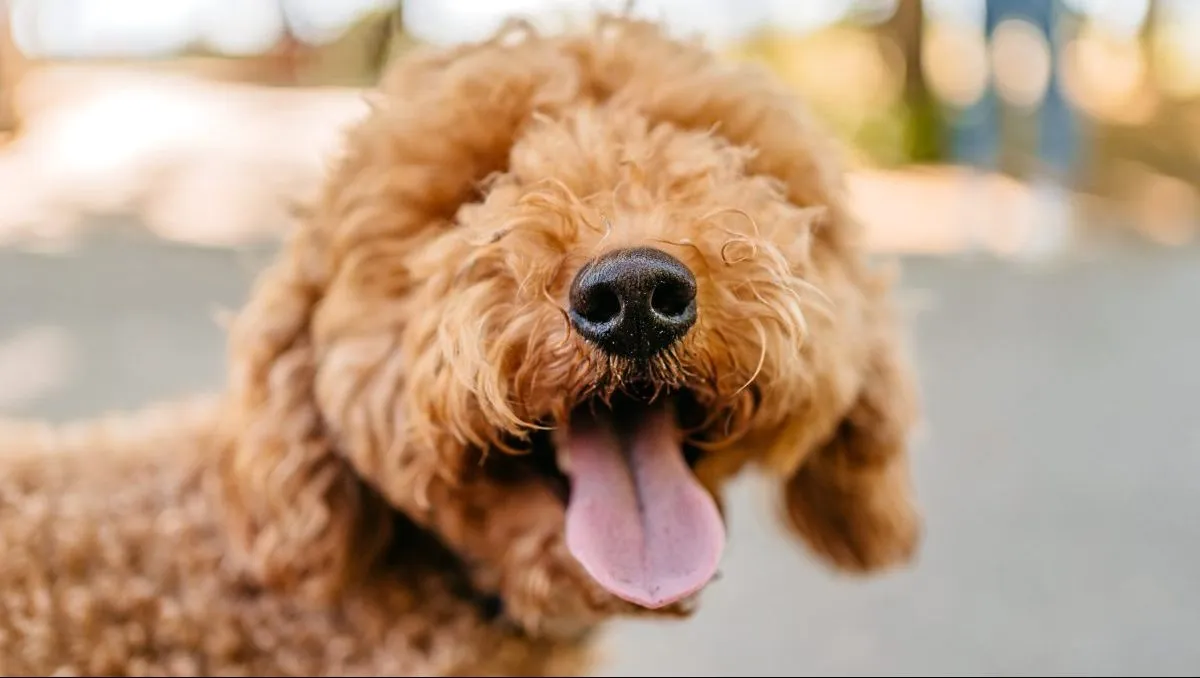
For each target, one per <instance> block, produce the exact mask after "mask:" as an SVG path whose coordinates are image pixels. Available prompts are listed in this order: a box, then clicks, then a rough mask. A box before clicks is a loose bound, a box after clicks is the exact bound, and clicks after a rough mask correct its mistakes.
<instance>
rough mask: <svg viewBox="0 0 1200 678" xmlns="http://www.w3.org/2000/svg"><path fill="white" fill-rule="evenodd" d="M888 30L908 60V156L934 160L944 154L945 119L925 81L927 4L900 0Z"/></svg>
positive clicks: (918, 159) (905, 112) (905, 85)
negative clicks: (943, 128)
mask: <svg viewBox="0 0 1200 678" xmlns="http://www.w3.org/2000/svg"><path fill="white" fill-rule="evenodd" d="M884 30H885V31H886V33H887V34H888V35H890V37H891V38H892V40H895V41H896V44H897V45H898V46H899V47H900V53H901V55H902V58H903V62H904V95H903V101H904V108H905V111H904V114H905V116H906V125H905V128H906V132H907V133H906V137H907V146H908V148H907V152H908V159H909V160H910V161H911V162H933V161H936V160H940V159H941V157H942V122H941V116H940V112H939V107H938V105H937V101H936V100H935V99H934V97H933V94H932V93H931V92H930V91H929V88H928V87H927V86H926V84H925V68H924V59H923V57H922V54H921V52H922V46H923V45H924V40H925V7H924V3H923V2H922V1H921V0H900V1H899V3H898V4H897V6H896V12H895V13H894V14H893V15H892V17H891V19H889V20H888V22H887V25H886V26H885V27H884Z"/></svg>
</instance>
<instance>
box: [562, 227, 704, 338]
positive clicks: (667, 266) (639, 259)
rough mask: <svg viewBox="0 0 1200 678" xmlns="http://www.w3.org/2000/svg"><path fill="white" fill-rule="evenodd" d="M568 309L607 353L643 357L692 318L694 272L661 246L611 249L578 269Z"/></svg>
mask: <svg viewBox="0 0 1200 678" xmlns="http://www.w3.org/2000/svg"><path fill="white" fill-rule="evenodd" d="M569 314H570V317H571V324H572V325H574V327H575V329H576V330H577V331H578V332H579V334H580V335H582V336H583V338H584V339H586V340H588V341H589V342H591V343H592V344H594V345H595V346H597V347H598V348H599V349H600V350H602V351H604V352H605V353H607V354H609V355H611V356H614V357H621V358H629V359H633V360H647V359H649V358H652V357H654V356H655V355H657V354H659V353H661V352H662V351H664V350H666V349H667V348H668V347H670V346H671V345H672V344H674V343H675V342H677V341H679V340H680V339H682V338H683V337H684V335H686V334H687V333H688V330H690V329H691V328H692V325H694V324H695V323H696V277H695V276H694V275H692V272H691V271H690V270H688V267H687V266H685V265H684V264H683V262H681V261H679V260H678V259H676V258H675V257H672V256H671V255H669V254H667V253H666V252H663V251H662V250H657V249H654V248H650V247H637V248H632V249H620V250H615V251H612V252H609V253H607V254H605V255H603V256H601V257H599V258H597V259H595V260H593V261H591V262H589V263H588V264H586V265H585V266H584V267H583V268H581V269H580V270H579V273H578V274H576V276H575V280H574V282H572V283H571V298H570V311H569Z"/></svg>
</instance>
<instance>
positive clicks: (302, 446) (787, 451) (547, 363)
mask: <svg viewBox="0 0 1200 678" xmlns="http://www.w3.org/2000/svg"><path fill="white" fill-rule="evenodd" d="M346 149H347V150H346V156H345V158H344V159H343V160H342V161H341V163H340V165H339V166H338V167H337V168H336V170H335V171H334V172H333V173H332V176H331V179H330V180H329V183H328V189H327V191H326V192H325V194H324V197H323V200H322V201H321V203H320V205H319V207H318V208H317V210H316V211H315V213H314V214H313V216H312V217H311V219H310V220H309V221H308V222H307V224H306V225H305V226H304V227H303V228H302V229H301V230H300V231H299V232H298V233H297V234H296V235H295V237H294V238H293V239H292V241H291V242H290V243H289V245H288V247H287V248H286V250H285V252H284V253H283V254H282V256H281V257H280V258H279V260H278V261H277V262H276V263H275V264H274V266H273V267H271V268H270V269H269V270H268V271H266V272H265V273H264V274H263V276H262V278H261V280H260V281H259V283H258V285H257V287H256V288H255V290H254V291H253V294H252V296H251V300H250V301H249V303H248V304H247V306H246V308H245V309H244V310H243V311H242V312H241V313H240V315H239V316H238V318H237V321H236V323H235V325H234V327H233V328H232V331H231V343H230V349H231V366H232V369H231V374H230V385H229V389H228V391H227V394H226V395H225V396H224V397H223V398H221V399H220V400H219V401H218V402H214V403H210V404H205V405H201V406H198V407H197V409H196V410H194V411H191V410H189V412H191V413H190V414H185V413H184V412H183V411H179V410H166V411H162V412H158V413H151V414H148V415H143V416H142V417H141V418H133V419H131V420H128V421H124V422H117V423H100V424H85V425H80V426H78V427H69V428H67V429H64V430H59V431H53V430H50V429H42V428H36V427H29V428H24V429H20V430H16V429H13V430H4V431H0V552H2V553H3V554H4V555H3V562H2V563H0V673H4V674H7V675H14V674H47V673H51V672H58V673H59V674H62V675H69V674H90V675H98V674H103V675H134V674H137V675H150V674H153V675H240V674H263V675H266V674H270V675H280V674H282V675H481V674H484V675H563V674H565V673H578V672H582V671H584V670H585V669H586V667H587V666H588V664H587V661H586V658H587V654H586V649H587V647H588V642H587V640H588V638H589V634H588V631H590V630H591V629H593V628H595V627H596V626H597V624H599V623H600V622H602V621H604V620H606V619H610V618H612V617H614V616H615V615H622V614H634V613H638V614H660V615H675V616H685V615H687V614H688V613H689V612H690V610H691V609H692V606H693V603H694V600H693V599H692V598H688V599H684V600H680V601H678V602H676V603H674V604H672V605H669V606H666V607H665V608H662V609H659V610H657V611H655V612H650V611H649V610H646V609H643V608H640V607H638V606H637V605H634V604H633V603H629V602H625V601H624V600H622V599H621V598H618V597H616V596H614V595H612V594H610V593H609V592H608V591H607V590H605V589H604V588H603V587H601V586H600V585H598V584H597V583H596V581H594V580H593V579H592V578H591V577H589V575H588V574H587V573H586V572H585V571H584V570H583V569H582V568H581V567H580V564H579V562H577V561H576V560H575V558H574V557H573V556H572V554H571V553H570V552H569V550H568V548H567V545H566V543H565V539H564V520H565V517H564V505H563V500H562V498H561V496H559V494H557V493H556V491H555V488H554V486H553V483H548V482H546V478H545V477H544V474H543V473H541V472H540V471H539V470H538V467H537V465H536V464H534V463H531V461H530V460H531V459H532V455H531V452H530V449H531V446H533V445H534V444H535V441H536V440H538V439H539V436H544V435H546V431H547V430H548V429H553V428H556V427H558V426H559V425H560V424H561V423H562V422H564V421H565V419H566V417H568V416H569V414H570V412H571V410H572V409H573V408H575V407H577V406H579V405H580V404H581V403H585V402H598V403H602V402H605V401H606V400H608V399H609V398H613V397H618V396H620V395H622V394H624V393H626V392H628V391H629V390H630V389H631V388H632V387H633V385H635V384H636V385H644V384H649V385H651V386H652V388H653V389H655V390H657V391H660V392H661V393H664V394H687V397H688V398H689V399H690V402H691V411H692V412H693V413H696V414H697V416H695V417H694V418H693V420H692V421H690V422H689V426H688V429H687V443H688V444H689V445H690V446H691V447H693V448H694V449H696V450H698V451H699V454H698V457H697V459H696V460H695V464H694V474H695V476H697V477H698V478H699V479H700V481H701V483H702V484H703V485H704V487H705V488H706V489H707V490H708V491H709V492H711V493H712V494H713V495H714V496H715V497H716V498H717V499H718V501H719V493H720V490H721V487H722V485H723V484H724V482H725V481H726V480H728V479H729V478H730V477H731V476H732V475H733V474H735V473H736V472H738V471H739V470H740V469H741V468H743V467H744V466H746V465H748V464H751V463H754V464H759V465H761V466H762V467H763V468H764V469H765V470H766V471H767V472H768V473H771V474H776V475H778V477H779V478H780V483H781V488H782V496H783V500H784V501H783V503H784V505H785V507H786V512H785V515H786V518H787V522H788V524H789V525H790V526H791V527H793V528H794V529H795V531H796V532H797V533H798V534H799V535H800V536H801V537H803V538H804V539H805V540H806V542H807V543H808V544H809V545H810V546H811V547H812V549H813V550H814V551H815V552H816V553H818V554H819V555H821V556H823V557H825V558H826V559H828V560H829V561H830V562H831V563H832V564H833V565H835V566H838V567H840V568H843V569H847V570H851V571H868V570H874V569H876V568H880V567H884V566H887V565H891V564H895V563H899V562H903V561H906V560H907V559H908V558H909V557H910V556H911V555H912V553H913V550H914V547H915V545H916V543H917V539H918V532H919V529H918V519H917V517H916V513H915V511H914V508H913V505H912V501H911V497H910V492H911V490H910V486H909V479H908V475H909V474H908V463H907V459H906V446H905V438H906V435H907V433H908V431H909V428H910V426H911V424H912V422H913V418H914V416H915V395H914V392H913V390H912V386H911V382H910V377H909V374H908V371H907V365H906V363H905V360H904V356H903V354H902V352H901V351H900V348H899V341H898V337H897V332H896V328H895V326H894V319H893V317H892V313H891V311H890V302H889V300H888V294H889V291H888V290H889V286H890V282H889V280H888V279H887V278H886V277H885V276H883V275H882V274H881V273H879V272H876V271H873V270H871V269H870V268H869V267H868V265H867V263H866V262H865V260H864V257H863V254H862V251H861V242H860V240H861V229H860V228H859V226H858V224H857V223H856V222H855V220H854V218H853V216H852V215H851V214H850V212H849V210H848V209H847V206H846V204H845V195H844V190H843V187H842V184H841V177H840V172H841V169H840V165H839V163H838V161H837V159H836V156H835V152H834V150H833V148H832V147H831V146H830V145H829V144H828V142H827V141H826V140H825V138H824V137H823V136H822V135H821V134H820V133H819V132H818V131H817V130H816V129H815V128H814V127H813V126H812V124H811V123H810V122H809V120H808V118H807V116H806V114H805V113H804V111H803V109H802V108H801V106H800V105H799V104H798V103H797V102H796V101H794V100H793V98H792V97H791V96H790V95H789V94H788V93H787V92H786V91H785V90H784V89H783V88H782V87H781V86H780V85H778V84H777V83H776V82H774V81H773V80H772V79H771V78H770V77H769V76H767V75H765V74H764V73H761V72H759V71H756V70H754V69H751V68H748V67H745V66H734V65H730V64H727V63H725V62H723V61H720V60H718V59H716V58H715V57H713V56H712V55H711V54H709V53H708V52H706V51H705V50H703V49H702V48H701V47H700V46H698V45H696V44H691V43H686V42H680V41H676V40H672V39H669V38H667V37H666V36H665V35H664V34H663V33H661V32H660V30H659V28H657V27H656V26H654V25H650V24H645V23H640V22H636V21H631V20H628V19H623V18H613V17H604V18H601V19H600V20H599V21H597V23H596V24H595V26H594V27H593V28H591V29H590V30H586V31H581V32H570V33H564V34H561V35H552V36H542V35H538V34H537V33H535V32H534V31H533V30H532V29H530V28H528V27H525V26H521V25H516V24H514V25H512V26H509V27H507V28H506V29H504V30H503V31H501V32H500V33H499V34H498V35H497V36H495V37H494V38H493V39H491V40H488V41H485V42H482V43H478V44H473V45H467V46H463V47H459V48H455V49H449V50H430V51H427V52H423V53H419V54H417V55H414V56H412V57H409V58H407V59H406V60H404V61H402V62H401V63H399V64H398V65H397V66H396V67H395V68H393V70H392V71H391V72H390V74H389V75H388V76H387V77H385V79H384V82H383V83H382V85H381V87H380V95H379V96H378V97H377V99H376V101H375V102H374V106H373V111H372V112H371V114H370V115H369V116H368V117H367V118H366V119H365V120H364V121H363V122H362V123H361V124H359V125H357V126H356V127H355V128H354V129H353V130H351V131H350V132H349V133H348V137H347V146H346ZM646 245H649V246H653V247H656V248H659V249H661V250H663V251H665V252H668V253H669V254H671V255H673V256H674V257H676V258H678V260H679V261H681V262H683V263H684V264H685V265H686V266H687V267H688V268H689V269H690V270H691V271H693V272H694V274H695V277H696V279H697V288H698V291H697V301H698V306H699V308H700V309H701V311H700V314H699V319H698V320H697V322H696V324H695V326H694V327H693V328H692V329H691V331H690V332H689V333H688V334H687V336H686V337H685V338H684V339H683V340H682V341H680V342H679V343H677V344H675V345H674V346H672V347H671V348H670V349H669V350H667V351H665V352H664V353H662V354H660V355H658V356H657V357H655V358H654V359H652V360H648V361H635V360H630V359H622V358H612V357H609V356H607V355H604V354H602V353H601V352H600V351H599V350H597V349H596V348H594V347H593V346H592V345H591V344H589V343H588V342H587V341H585V340H584V339H583V338H582V337H581V336H580V335H579V333H578V332H575V331H573V329H572V327H571V324H570V322H569V321H568V318H567V313H566V306H567V301H566V300H567V294H568V288H569V286H570V284H571V281H572V279H573V277H574V276H575V273H576V272H577V271H578V270H579V269H580V268H581V267H582V266H583V265H584V264H585V263H586V262H588V261H589V260H591V259H592V258H594V257H595V256H597V255H599V254H601V253H603V252H607V251H611V250H613V249H615V248H620V247H630V246H646Z"/></svg>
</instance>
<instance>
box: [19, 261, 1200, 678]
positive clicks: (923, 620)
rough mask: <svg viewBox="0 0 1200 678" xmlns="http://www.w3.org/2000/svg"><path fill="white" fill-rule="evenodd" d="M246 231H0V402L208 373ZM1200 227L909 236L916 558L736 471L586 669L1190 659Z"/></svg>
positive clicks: (733, 670) (994, 670)
mask: <svg viewBox="0 0 1200 678" xmlns="http://www.w3.org/2000/svg"><path fill="white" fill-rule="evenodd" d="M262 260H263V258H262V256H261V255H240V254H239V255H235V254H232V253H230V252H228V251H223V250H198V249H188V248H184V247H180V246H172V245H165V244H161V243H154V242H148V241H145V240H141V239H137V238H129V237H122V238H117V239H111V238H110V239H108V240H103V241H95V242H92V243H90V244H88V245H87V246H86V247H85V248H84V249H83V250H81V251H78V252H75V253H69V254H62V255H44V254H31V253H24V254H22V253H17V252H14V251H6V250H0V414H22V415H41V416H50V417H54V418H65V417H72V416H78V415H87V414H93V413H96V412H98V411H100V410H103V409H110V408H120V407H129V406H135V405H138V404H140V403H143V402H146V401H148V400H150V399H152V398H158V397H164V396H173V395H177V394H184V393H188V392H190V391H193V390H196V389H210V388H215V387H217V386H219V384H220V382H221V378H222V367H221V366H222V352H223V345H222V342H221V335H220V333H219V331H218V328H217V325H216V324H215V322H213V320H212V318H213V317H214V315H215V313H216V312H217V311H218V310H219V309H220V308H221V307H232V306H236V305H237V304H238V303H239V302H240V300H241V299H242V298H243V295H244V294H245V291H246V286H247V284H248V282H249V280H250V279H251V278H252V275H253V272H254V271H255V270H256V269H257V267H258V265H259V264H260V263H261V261H262ZM1198 292H1200V249H1190V250H1174V251H1150V250H1148V249H1144V248H1132V249H1126V250H1122V251H1121V252H1119V253H1110V254H1106V255H1099V256H1097V257H1096V258H1093V259H1090V260H1087V261H1075V262H1073V263H1069V264H1063V265H1059V266H1055V267H1053V268H1044V269H1039V270H1020V269H1016V268H1014V267H1013V266H1012V265H1008V264H1000V263H995V262H989V261H964V260H959V261H949V260H938V261H935V260H922V259H913V260H909V261H908V262H907V283H906V296H905V298H906V301H907V303H908V305H909V307H910V308H911V309H912V313H913V317H914V320H915V334H916V347H917V349H918V354H919V359H920V363H921V369H922V372H923V378H924V390H925V393H926V398H927V414H928V420H929V423H928V427H927V429H926V430H925V432H924V436H923V438H922V440H921V442H920V449H919V455H918V460H919V461H918V482H919V485H920V490H921V494H922V500H923V503H924V507H925V510H926V512H927V514H928V541H927V542H926V546H925V549H924V552H923V557H922V560H921V562H920V564H919V566H918V567H917V568H916V569H914V570H912V571H910V572H907V573H903V574H897V575H894V576H891V577H888V578H881V579H876V580H872V581H869V582H857V581H845V580H839V579H838V578H836V577H833V576H831V575H829V574H827V573H826V572H825V571H823V570H821V569H820V568H819V567H817V566H816V565H814V564H812V563H811V562H810V561H808V560H807V559H806V557H805V555H804V553H803V552H802V551H801V550H799V549H798V548H797V547H795V546H794V545H793V544H791V543H789V542H786V541H785V540H784V539H782V538H781V537H780V536H779V534H778V533H777V532H775V530H774V528H773V525H772V523H771V522H770V519H769V514H768V512H767V510H766V508H767V505H768V501H769V497H768V494H767V491H766V488H764V487H762V486H760V485H758V484H756V483H755V482H752V481H748V482H745V483H743V484H741V485H739V486H738V487H737V488H736V491H735V493H734V494H735V497H734V502H733V526H732V532H731V534H732V537H731V543H730V548H729V553H728V556H727V559H726V564H725V567H724V573H725V576H724V577H723V579H722V580H721V581H720V582H718V583H717V584H716V585H714V587H713V588H712V589H711V590H710V592H709V594H708V595H707V599H706V601H705V606H704V609H703V612H702V613H701V614H700V615H699V617H698V618H697V619H695V620H693V621H692V622H690V623H687V624H676V625H662V626H659V625H645V624H628V625H625V626H622V627H621V628H619V629H617V631H616V633H615V634H614V636H615V637H614V649H615V650H616V653H615V659H614V661H613V663H612V664H611V665H610V667H609V670H608V671H606V675H627V676H634V675H662V676H667V675H678V676H704V675H709V676H719V675H725V676H746V675H760V676H761V675H767V676H772V675H774V676H795V675H801V674H803V675H830V674H832V675H962V674H966V675H1033V674H1035V673H1036V674H1049V675H1066V674H1070V675H1193V674H1194V671H1195V670H1196V669H1197V667H1200V640H1197V639H1198V638H1200V566H1198V565H1197V562H1198V561H1200V423H1197V419H1196V418H1195V417H1194V414H1195V410H1196V404H1195V403H1196V397H1197V395H1196V394H1197V392H1198V391H1200V388H1198V387H1200V360H1197V359H1196V358H1195V355H1196V347H1197V345H1198V344H1197V339H1196V337H1197V335H1200V303H1198V302H1197V300H1196V298H1197V293H1198Z"/></svg>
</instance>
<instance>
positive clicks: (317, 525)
mask: <svg viewBox="0 0 1200 678" xmlns="http://www.w3.org/2000/svg"><path fill="white" fill-rule="evenodd" d="M308 238H309V235H308V234H306V233H302V234H301V235H300V237H299V238H298V239H297V240H295V241H294V242H293V243H291V246H290V248H289V249H288V251H286V252H285V253H284V256H283V257H282V259H281V260H280V262H279V263H277V264H276V265H275V266H274V267H273V268H271V269H269V270H267V271H266V273H265V274H264V275H263V276H262V277H261V278H260V280H259V282H258V284H257V286H256V288H255V290H254V291H253V293H252V296H251V299H250V301H249V303H248V304H247V305H246V307H245V308H244V310H243V311H242V312H241V314H240V315H239V316H238V317H237V319H236V320H235V322H234V325H233V327H232V328H231V341H230V346H229V351H230V358H231V366H232V375H231V384H230V399H229V401H228V406H229V412H228V417H227V419H226V423H227V424H228V426H229V427H230V428H229V430H228V431H226V432H225V433H226V436H225V439H226V440H227V443H226V449H225V450H224V456H223V458H222V460H221V466H220V476H221V478H220V479H221V491H222V496H223V499H224V503H223V509H224V512H225V519H226V525H227V528H228V530H229V533H230V536H231V538H232V541H233V548H234V552H233V557H234V559H235V560H234V564H235V565H236V566H237V567H239V569H240V570H241V572H242V573H243V574H244V575H248V576H249V578H250V580H251V581H252V582H253V583H256V584H259V585H264V586H271V587H281V588H288V589H290V588H299V589H301V590H302V591H304V592H307V593H311V594H313V595H316V596H331V595H334V594H336V593H337V592H338V591H339V590H340V589H341V588H342V586H343V585H344V584H345V583H346V582H347V581H348V580H349V579H350V578H351V577H352V576H354V575H356V574H358V573H361V572H362V571H363V570H364V569H365V568H366V567H367V566H368V565H369V564H370V562H371V561H372V559H373V558H372V556H373V555H374V554H376V553H378V549H379V548H380V547H381V546H382V545H383V543H384V540H385V537H386V534H387V532H388V527H389V525H388V516H389V514H388V512H387V511H386V510H385V507H383V506H382V503H381V502H380V500H379V499H378V498H376V497H375V496H374V495H372V494H371V493H370V492H369V491H368V490H367V488H366V487H365V486H364V485H363V484H362V483H361V482H360V481H359V479H358V477H357V476H356V475H355V474H354V472H353V470H352V469H351V468H350V466H349V464H348V463H347V462H346V461H345V460H344V459H343V458H342V457H341V456H339V455H338V454H337V452H336V450H335V449H334V444H333V441H332V440H330V438H329V437H328V436H327V434H326V429H325V423H324V421H323V419H322V415H321V412H320V411H319V409H318V407H317V405H316V402H315V400H314V396H313V378H314V371H315V364H314V355H313V346H312V341H311V337H310V334H309V325H310V319H311V315H312V312H313V307H314V305H315V304H316V302H317V300H318V297H319V290H320V289H321V284H322V283H321V280H320V278H321V272H320V270H319V263H318V262H316V261H314V260H313V259H314V256H313V252H314V249H315V248H313V247H311V245H309V244H308Z"/></svg>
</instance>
